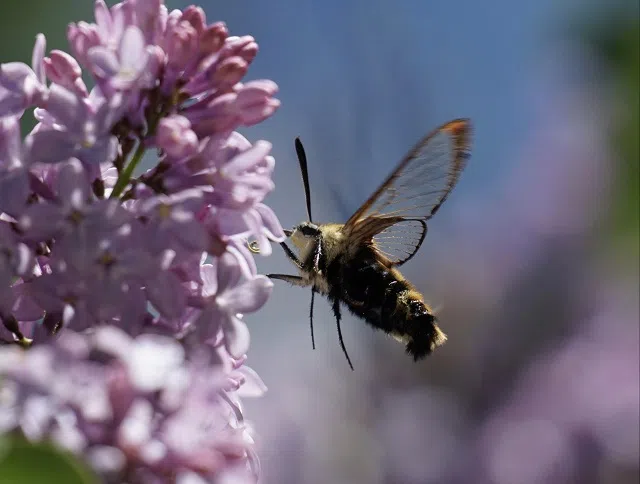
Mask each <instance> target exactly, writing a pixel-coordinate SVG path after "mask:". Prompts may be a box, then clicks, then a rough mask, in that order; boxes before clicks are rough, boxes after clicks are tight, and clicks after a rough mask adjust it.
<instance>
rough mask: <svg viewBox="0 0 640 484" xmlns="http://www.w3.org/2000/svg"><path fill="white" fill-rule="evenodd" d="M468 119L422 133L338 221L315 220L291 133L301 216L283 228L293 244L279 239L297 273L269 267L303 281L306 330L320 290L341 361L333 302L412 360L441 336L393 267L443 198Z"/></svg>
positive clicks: (462, 153)
mask: <svg viewBox="0 0 640 484" xmlns="http://www.w3.org/2000/svg"><path fill="white" fill-rule="evenodd" d="M470 142H471V124H470V122H469V120H467V119H456V120H453V121H450V122H448V123H446V124H443V125H442V126H440V127H438V128H436V129H435V130H433V131H432V132H431V133H429V134H427V135H426V136H425V137H424V138H422V139H421V140H420V141H419V142H418V143H417V144H416V145H415V146H414V147H413V148H412V149H411V151H409V153H408V154H407V155H406V156H405V157H404V158H403V159H402V161H400V163H399V164H398V165H397V167H396V168H395V169H394V170H393V172H392V173H391V174H390V175H389V176H388V177H387V179H386V180H385V181H384V182H383V183H382V185H380V187H379V188H378V189H377V190H376V191H375V192H374V193H373V194H372V195H371V196H370V197H369V199H368V200H367V201H366V202H364V204H363V205H362V206H361V207H360V208H359V209H358V210H357V211H356V212H355V213H354V214H353V215H352V216H351V217H350V218H349V220H347V222H346V223H344V224H337V223H324V224H315V223H313V221H312V218H311V198H310V195H311V193H310V188H309V175H308V169H307V157H306V154H305V150H304V148H303V146H302V142H301V141H300V139H299V138H296V140H295V148H296V153H297V156H298V161H299V164H300V172H301V174H302V182H303V185H304V192H305V198H306V205H307V216H308V221H306V222H302V223H300V224H298V225H296V226H295V227H293V229H292V230H285V235H286V236H287V237H288V238H289V239H290V240H291V242H292V243H293V245H294V247H295V249H296V251H295V252H294V250H292V249H291V248H290V247H289V246H288V245H287V243H286V242H282V243H281V246H282V248H283V250H284V252H285V254H286V256H287V257H288V258H289V259H290V260H291V262H293V264H294V265H295V266H296V268H297V269H298V273H299V274H298V275H289V274H269V277H270V278H272V279H278V280H282V281H285V282H288V283H290V284H293V285H296V286H302V287H311V305H310V309H309V320H310V326H311V342H312V347H313V348H314V349H315V340H314V335H313V304H314V299H315V295H316V293H320V294H323V295H325V296H326V297H327V298H328V300H329V302H330V303H331V305H332V309H333V313H334V315H335V318H336V324H337V329H338V338H339V341H340V346H341V348H342V351H343V352H344V354H345V356H346V358H347V362H348V363H349V366H350V367H351V369H352V370H353V365H352V364H351V359H350V358H349V354H348V353H347V350H346V348H345V345H344V341H343V338H342V330H341V328H340V321H341V319H342V315H341V306H346V307H347V308H348V309H349V310H350V311H351V312H352V313H353V314H355V315H356V316H358V317H360V318H362V319H363V320H364V321H366V322H367V323H369V324H370V325H371V326H373V327H374V328H376V329H379V330H382V331H384V332H385V333H387V334H389V335H391V336H392V337H394V338H395V339H396V340H398V341H400V342H401V343H403V344H404V345H405V347H406V351H407V353H409V354H410V355H411V356H413V358H414V360H415V361H418V360H420V359H422V358H424V357H425V356H427V355H428V354H430V353H431V352H432V351H433V350H434V349H435V348H437V347H438V346H440V345H442V344H443V343H444V342H445V341H446V339H447V337H446V335H445V333H444V332H443V331H442V330H441V329H440V328H439V327H438V325H437V323H436V317H435V316H434V314H433V311H432V309H431V308H430V307H429V305H428V304H427V303H425V301H424V297H423V295H422V294H421V293H420V292H419V291H418V290H417V289H416V288H415V287H414V286H413V284H411V283H410V282H409V281H408V280H406V279H405V278H404V277H403V275H402V274H401V273H400V271H399V270H398V267H400V266H401V265H402V264H404V263H406V262H407V261H409V260H410V259H411V258H412V257H413V256H414V255H415V254H416V253H417V252H418V250H419V249H420V246H421V245H422V242H423V241H424V238H425V236H426V234H427V221H429V219H431V218H432V217H433V216H434V215H435V214H436V213H437V212H438V210H439V209H440V207H441V206H442V204H443V203H444V202H445V200H446V199H447V198H448V196H449V194H450V193H451V190H452V189H453V187H454V186H455V185H456V183H457V181H458V179H459V177H460V174H461V173H462V170H463V169H464V167H465V165H466V162H467V160H468V158H469V155H470Z"/></svg>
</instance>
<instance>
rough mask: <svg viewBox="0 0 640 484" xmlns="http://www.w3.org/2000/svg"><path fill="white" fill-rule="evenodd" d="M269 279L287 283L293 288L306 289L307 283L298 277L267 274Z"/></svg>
mask: <svg viewBox="0 0 640 484" xmlns="http://www.w3.org/2000/svg"><path fill="white" fill-rule="evenodd" d="M267 277H268V278H269V279H278V280H279V281H284V282H288V283H289V284H292V285H294V286H300V287H306V286H308V285H309V283H308V282H307V281H306V280H305V279H304V278H303V277H300V276H293V275H290V274H267Z"/></svg>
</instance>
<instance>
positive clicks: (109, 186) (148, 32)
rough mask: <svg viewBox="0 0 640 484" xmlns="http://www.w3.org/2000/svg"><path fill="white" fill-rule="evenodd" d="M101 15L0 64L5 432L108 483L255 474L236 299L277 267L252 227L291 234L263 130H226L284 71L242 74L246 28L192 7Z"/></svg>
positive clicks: (269, 92) (268, 108) (263, 295)
mask: <svg viewBox="0 0 640 484" xmlns="http://www.w3.org/2000/svg"><path fill="white" fill-rule="evenodd" d="M95 19H96V22H95V23H85V22H79V23H74V24H70V25H69V27H68V31H67V36H68V40H69V43H70V47H71V52H72V54H73V55H70V54H68V53H66V52H63V51H59V50H54V51H51V52H50V53H49V55H48V56H45V38H44V36H43V35H38V37H37V40H36V44H35V48H34V51H33V59H32V65H31V66H30V67H29V66H27V65H26V64H24V63H20V62H10V63H5V64H1V65H0V320H1V322H2V324H0V339H1V341H2V343H3V346H2V347H0V381H1V382H2V384H1V386H0V415H1V417H0V418H1V420H0V428H1V431H4V432H8V431H17V432H20V433H22V434H24V435H25V436H26V437H28V438H31V439H53V440H55V441H56V442H58V443H60V444H61V445H64V446H65V447H68V448H71V449H73V450H74V451H76V452H78V453H79V454H82V455H83V456H84V457H86V458H87V459H88V460H89V462H91V463H92V465H93V466H94V468H96V469H97V470H98V471H100V472H101V473H102V474H103V475H105V476H110V478H112V479H114V481H115V482H119V481H118V479H122V478H123V475H124V474H123V473H126V478H127V479H129V480H130V481H131V482H136V481H140V480H142V481H144V482H147V481H149V480H150V479H151V477H153V478H154V479H156V480H157V481H160V482H161V481H162V480H163V479H169V478H170V479H176V478H177V477H180V476H186V477H184V478H185V479H188V478H189V476H191V477H192V478H193V477H194V476H196V477H197V478H198V479H200V480H196V481H193V480H190V481H189V482H210V481H211V479H214V478H217V476H218V475H219V474H220V472H223V471H229V469H231V468H233V469H234V471H233V472H240V471H241V470H243V469H249V470H250V471H251V470H253V472H249V474H247V475H248V476H251V475H254V474H255V471H256V459H255V454H254V451H253V449H252V445H251V442H252V441H251V438H250V435H249V432H248V428H247V426H246V425H245V424H244V422H243V419H242V412H241V407H240V403H239V399H238V398H239V397H240V396H242V395H250V394H253V395H259V394H260V393H261V392H262V391H263V389H264V388H263V384H262V383H261V382H260V380H259V378H258V377H257V376H256V375H255V374H254V373H253V372H252V371H251V370H250V369H248V368H246V367H244V366H243V362H244V359H245V353H246V352H247V349H248V347H249V331H248V329H247V326H246V325H245V323H244V322H243V320H242V314H246V313H249V312H253V311H256V310H258V309H259V308H260V307H261V306H262V305H263V304H264V303H265V301H266V300H267V298H268V296H269V294H270V292H271V288H272V284H271V282H270V281H269V280H268V278H266V277H265V276H262V275H258V274H257V270H256V265H255V262H254V260H253V254H252V252H257V250H251V249H250V246H248V245H247V241H248V240H255V244H256V245H257V247H258V248H259V252H261V253H262V254H265V255H268V254H269V253H270V252H271V247H270V241H281V240H283V239H284V233H283V231H282V228H281V226H280V223H279V222H278V220H277V218H276V216H275V215H274V213H273V212H272V211H271V210H270V209H269V208H268V207H267V206H266V205H264V204H263V203H262V201H263V199H264V198H265V196H266V195H267V194H268V193H269V192H270V191H271V190H272V189H273V182H272V181H271V173H272V171H273V168H274V160H273V158H272V157H271V156H269V152H270V149H271V145H270V143H268V142H266V141H258V142H256V143H254V144H253V145H252V144H251V143H250V142H249V141H248V140H247V139H246V138H244V137H243V136H242V135H240V134H239V133H237V132H236V131H235V130H236V129H237V128H239V127H241V126H250V125H254V124H256V123H259V122H261V121H263V120H264V119H266V118H268V117H269V116H271V114H273V112H274V111H275V110H276V109H277V108H278V106H279V102H278V100H276V99H275V98H274V97H273V96H274V95H275V93H276V91H277V86H276V85H275V84H274V83H273V82H272V81H268V80H257V81H250V82H246V83H243V82H241V79H242V78H243V76H244V75H245V73H246V72H247V69H248V66H249V64H250V63H251V61H252V60H253V59H254V57H255V56H256V54H257V50H258V47H257V44H256V42H255V41H254V39H253V38H252V37H250V36H245V37H233V36H230V35H229V33H228V31H227V29H226V26H225V25H224V24H223V23H221V22H218V23H213V24H207V22H206V18H205V15H204V12H203V11H202V9H200V8H197V7H193V6H191V7H188V8H186V9H184V10H182V11H180V10H174V11H171V12H169V11H168V10H167V8H166V7H165V6H164V5H163V2H162V1H161V0H153V1H148V0H147V1H142V0H125V1H123V2H121V3H118V4H117V5H115V6H113V7H111V8H108V7H107V6H106V5H105V3H104V1H103V0H97V1H96V3H95ZM84 74H88V75H90V76H91V78H92V80H93V83H94V87H93V88H92V89H89V88H88V87H87V85H86V84H85V80H84V78H83V75H84ZM31 108H34V111H33V112H34V115H35V118H36V120H37V125H36V126H35V128H34V129H33V130H32V131H31V132H30V133H28V134H27V135H26V136H24V137H23V136H22V135H21V132H20V118H21V117H22V116H23V115H24V114H25V112H26V111H27V110H30V109H31ZM147 150H153V151H154V152H157V153H158V156H159V159H158V162H157V163H156V164H155V166H153V167H152V168H150V169H149V170H147V171H145V172H141V170H140V169H138V170H136V169H137V168H139V167H138V165H139V163H140V161H141V159H142V158H143V155H144V154H145V153H146V152H147ZM247 479H249V481H248V482H250V480H251V479H252V477H248V478H247ZM172 482H173V481H172ZM240 482H247V481H240Z"/></svg>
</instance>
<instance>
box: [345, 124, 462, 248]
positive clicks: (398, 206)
mask: <svg viewBox="0 0 640 484" xmlns="http://www.w3.org/2000/svg"><path fill="white" fill-rule="evenodd" d="M470 138H471V125H470V123H469V121H468V120H466V119H456V120H454V121H450V122H448V123H446V124H444V125H442V126H440V127H439V128H437V129H435V130H434V131H432V132H431V133H429V134H428V135H427V136H425V137H424V138H423V139H422V140H420V141H419V142H418V144H417V145H416V146H415V147H414V148H413V149H412V150H411V151H410V152H409V153H408V154H407V155H406V156H405V157H404V159H403V160H402V161H401V162H400V164H399V165H398V167H397V168H396V169H395V170H394V171H393V173H391V175H389V177H388V178H387V179H386V180H385V181H384V183H383V184H382V185H381V186H380V187H379V188H378V189H377V190H376V191H375V192H374V194H373V195H372V196H371V197H370V198H369V199H368V200H367V201H366V202H365V203H364V204H363V205H362V206H361V207H360V208H359V209H358V210H357V211H356V213H354V214H353V215H352V216H351V218H350V219H349V220H348V221H347V223H346V224H345V225H344V228H343V230H344V231H346V232H347V233H348V234H349V235H350V236H352V237H359V238H360V237H361V238H363V239H364V238H365V237H373V235H375V234H372V233H371V229H372V226H371V224H367V223H366V221H367V219H369V218H371V217H373V218H374V219H375V220H377V223H376V224H373V225H377V226H379V227H381V230H380V231H379V232H381V231H382V230H385V229H387V228H388V227H390V225H392V223H390V222H392V221H394V220H395V221H394V222H393V223H397V222H398V221H400V220H404V219H416V220H418V219H419V220H423V221H426V220H429V219H430V218H431V217H433V215H435V213H436V212H437V211H438V209H439V208H440V206H441V205H442V204H443V203H444V201H445V200H446V199H447V197H448V196H449V193H450V192H451V190H452V189H453V187H454V186H455V184H456V182H457V181H458V178H459V177H460V174H461V173H462V170H463V169H464V166H465V163H466V160H467V158H468V157H469V146H470ZM381 219H387V222H386V223H382V221H381ZM365 225H369V226H368V227H365ZM377 233H378V232H377ZM361 240H362V239H361Z"/></svg>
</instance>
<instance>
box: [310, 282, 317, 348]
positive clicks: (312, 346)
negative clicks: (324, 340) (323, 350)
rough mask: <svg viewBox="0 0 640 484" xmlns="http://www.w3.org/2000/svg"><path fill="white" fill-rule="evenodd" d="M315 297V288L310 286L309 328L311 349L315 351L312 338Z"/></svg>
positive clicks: (314, 341) (314, 343)
mask: <svg viewBox="0 0 640 484" xmlns="http://www.w3.org/2000/svg"><path fill="white" fill-rule="evenodd" d="M315 297H316V288H315V287H313V286H311V305H310V306H309V326H310V328H311V348H313V349H314V350H315V349H316V340H315V338H314V336H313V301H314V299H315Z"/></svg>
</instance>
